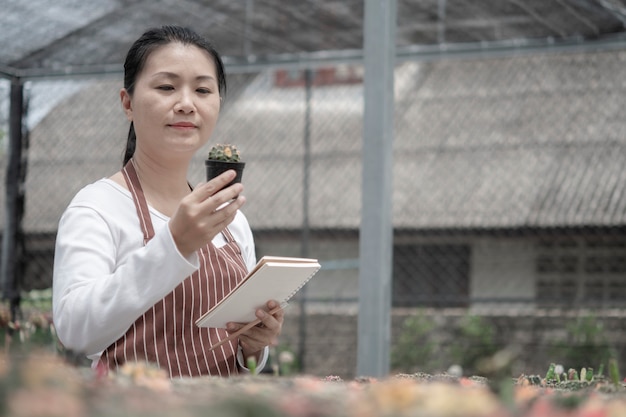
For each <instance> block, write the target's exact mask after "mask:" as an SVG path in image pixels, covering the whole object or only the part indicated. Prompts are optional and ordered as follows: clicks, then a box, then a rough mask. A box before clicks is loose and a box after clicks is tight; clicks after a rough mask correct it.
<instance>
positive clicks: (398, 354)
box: [391, 312, 436, 372]
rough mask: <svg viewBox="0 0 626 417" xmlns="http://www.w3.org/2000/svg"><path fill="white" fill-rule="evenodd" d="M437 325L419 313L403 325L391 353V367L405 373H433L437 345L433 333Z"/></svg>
mask: <svg viewBox="0 0 626 417" xmlns="http://www.w3.org/2000/svg"><path fill="white" fill-rule="evenodd" d="M434 328H435V324H434V323H433V322H432V321H431V320H430V319H428V318H427V317H425V316H424V314H423V313H421V312H419V313H417V314H416V315H414V316H410V317H407V318H406V319H404V322H403V323H402V330H401V332H400V335H399V336H398V341H397V342H396V344H395V346H394V347H393V349H392V352H391V367H392V369H396V370H399V371H403V372H410V371H417V370H420V371H431V370H432V367H433V365H434V364H433V354H434V352H435V348H436V347H435V343H434V342H433V341H432V338H431V333H432V331H433V330H434Z"/></svg>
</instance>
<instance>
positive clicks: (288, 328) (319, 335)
mask: <svg viewBox="0 0 626 417" xmlns="http://www.w3.org/2000/svg"><path fill="white" fill-rule="evenodd" d="M416 312H417V310H395V311H394V312H393V314H392V332H391V334H392V338H391V349H392V350H393V347H394V346H395V344H396V343H397V341H398V337H399V335H400V333H401V331H402V324H403V322H404V320H405V319H406V318H407V317H410V316H412V315H415V314H416ZM421 313H422V314H424V316H425V317H426V319H427V320H429V321H430V322H432V323H433V324H434V325H435V327H434V329H433V330H432V331H433V333H436V334H437V339H436V340H438V341H439V343H438V344H437V345H436V349H437V351H438V352H440V353H441V355H442V356H441V357H439V358H438V359H440V360H441V361H442V363H443V364H442V367H441V369H439V372H445V371H446V370H447V367H448V366H449V365H452V363H449V362H446V359H445V357H444V356H445V355H444V353H445V352H446V349H449V348H450V347H451V346H454V345H455V344H458V343H460V341H459V339H457V338H456V336H455V335H456V333H455V329H456V328H457V326H458V325H459V322H460V321H461V320H462V319H463V318H465V317H467V314H468V313H467V312H466V311H463V310H461V309H454V310H445V309H444V310H435V309H433V310H426V311H422V312H421ZM590 314H591V313H589V312H585V311H558V312H557V311H536V312H534V313H532V314H528V313H522V314H519V315H506V314H492V315H481V316H480V317H481V318H482V319H484V320H486V321H487V322H488V323H490V324H491V325H492V326H493V328H494V329H495V330H496V332H495V334H496V337H495V338H494V341H495V342H496V344H497V346H499V347H500V348H504V347H510V348H513V349H517V351H518V353H519V354H518V357H517V359H516V360H515V361H514V363H513V366H512V367H511V375H512V376H519V375H521V374H526V375H533V374H534V375H541V376H544V375H545V373H546V371H547V369H548V366H549V365H550V363H552V362H554V363H560V364H562V365H563V366H564V367H565V369H568V367H569V366H570V365H569V364H568V363H564V362H563V357H561V356H559V353H558V352H562V351H563V348H564V347H565V348H568V347H569V348H571V347H575V346H577V345H576V344H575V343H576V342H575V341H576V340H577V339H579V338H580V336H581V335H580V334H574V333H572V332H571V331H570V330H568V329H570V327H569V326H570V325H571V324H572V323H574V322H575V321H576V320H578V319H580V318H584V317H595V318H596V319H597V320H598V324H599V326H598V329H599V330H598V331H599V333H601V334H602V335H604V336H606V340H607V344H608V346H610V347H611V348H612V349H613V351H614V353H615V354H616V359H617V361H618V364H620V367H621V369H620V373H621V375H624V374H625V373H626V333H624V332H623V331H622V330H621V329H623V321H624V317H625V314H624V312H623V311H616V310H613V311H605V312H601V313H597V314H595V315H590ZM357 319H358V316H357V315H356V314H346V313H341V314H333V313H325V314H324V313H320V314H310V315H308V317H307V318H306V324H307V326H306V332H305V333H304V334H303V336H304V338H305V342H304V346H305V354H304V370H303V372H305V373H307V374H311V375H316V376H320V377H324V376H329V375H337V376H340V377H342V378H344V379H351V378H354V377H356V376H363V375H356V363H357V358H356V354H357V341H358V334H357ZM301 336H302V333H300V328H299V317H298V314H297V311H295V310H292V311H290V312H289V313H288V315H287V316H286V319H285V324H284V326H283V333H282V335H281V338H280V342H281V348H290V349H292V350H294V351H296V350H297V349H298V346H299V343H300V342H301ZM564 341H565V342H564ZM568 341H569V342H568ZM468 348H470V347H469V346H463V349H468ZM559 349H560V350H559ZM409 365H410V364H407V367H408V366H409ZM585 366H588V367H593V368H594V369H595V370H596V371H598V370H599V364H596V363H588V364H586V365H585ZM403 371H404V370H403V369H392V370H391V373H400V372H403ZM604 375H607V372H606V366H605V372H604Z"/></svg>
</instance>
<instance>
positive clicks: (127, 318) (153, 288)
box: [52, 179, 267, 369]
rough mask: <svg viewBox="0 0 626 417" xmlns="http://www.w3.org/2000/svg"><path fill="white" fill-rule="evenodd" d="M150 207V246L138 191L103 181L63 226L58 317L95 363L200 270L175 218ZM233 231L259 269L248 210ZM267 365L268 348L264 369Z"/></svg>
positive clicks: (56, 279)
mask: <svg viewBox="0 0 626 417" xmlns="http://www.w3.org/2000/svg"><path fill="white" fill-rule="evenodd" d="M149 210H150V216H151V219H152V223H153V226H154V232H155V235H154V238H152V239H151V240H150V241H149V242H148V243H147V244H146V245H144V244H143V233H142V230H141V227H140V226H139V223H138V222H139V218H138V216H137V211H136V208H135V204H134V202H133V199H132V196H131V194H130V192H129V191H128V190H127V189H126V188H124V187H122V186H120V185H119V184H117V183H115V182H114V181H112V180H110V179H101V180H99V181H96V182H95V183H93V184H90V185H88V186H86V187H85V188H83V189H82V190H80V191H79V192H78V193H77V194H76V196H75V197H74V198H73V200H72V201H71V203H70V204H69V206H68V207H67V209H66V210H65V212H64V213H63V215H62V217H61V220H60V222H59V228H58V233H57V240H56V248H55V260H54V272H53V284H52V286H53V320H54V324H55V327H56V331H57V334H58V337H59V340H60V341H61V343H63V345H64V346H65V347H67V348H68V349H72V350H74V351H77V352H83V353H85V354H86V355H87V357H89V358H90V359H92V360H93V361H94V363H95V362H96V361H97V360H98V359H99V357H100V355H101V353H102V351H104V350H105V349H106V348H107V347H108V346H109V345H110V344H111V343H113V342H115V341H116V340H117V339H118V338H119V337H121V336H122V335H123V334H124V333H125V332H126V330H128V328H129V326H130V325H131V324H132V323H134V322H135V320H136V319H137V318H138V317H139V316H141V315H142V314H143V313H144V312H145V311H146V310H148V309H149V308H150V307H152V306H153V305H154V304H155V303H156V302H157V301H159V300H161V299H162V298H164V297H165V296H166V295H167V294H169V293H170V292H171V291H172V290H173V289H174V288H175V287H176V286H177V285H178V284H180V283H181V282H182V281H183V280H184V279H185V278H187V277H188V276H189V275H191V274H193V272H194V271H195V270H197V269H198V268H199V259H198V256H197V254H195V253H194V254H193V255H191V256H190V257H189V258H184V257H183V256H182V255H181V254H180V252H179V251H178V249H177V248H176V245H175V243H174V239H173V238H172V235H171V233H170V229H169V227H167V224H168V221H169V217H168V216H165V215H164V214H162V213H160V212H158V211H157V210H155V209H153V208H152V207H150V208H149ZM228 228H229V230H230V232H231V233H232V235H233V236H234V238H235V240H236V242H237V244H238V245H239V246H240V248H241V252H242V256H243V258H244V260H245V263H246V266H247V267H248V270H250V269H252V268H253V267H254V265H255V263H256V256H255V251H254V239H253V236H252V232H251V230H250V226H249V225H248V221H247V219H246V218H245V216H244V215H243V213H241V212H238V213H237V215H236V217H235V220H234V221H233V222H232V223H231V224H230V225H229V226H228ZM212 243H213V245H215V246H216V247H221V246H223V245H224V244H225V243H226V240H225V239H224V236H223V235H222V234H221V233H220V234H218V235H217V236H216V237H215V238H214V239H213V242H212ZM240 360H241V358H240ZM266 360H267V348H266V349H265V354H264V355H263V358H262V360H261V362H260V363H259V367H258V369H261V368H262V367H263V365H264V364H265V362H266Z"/></svg>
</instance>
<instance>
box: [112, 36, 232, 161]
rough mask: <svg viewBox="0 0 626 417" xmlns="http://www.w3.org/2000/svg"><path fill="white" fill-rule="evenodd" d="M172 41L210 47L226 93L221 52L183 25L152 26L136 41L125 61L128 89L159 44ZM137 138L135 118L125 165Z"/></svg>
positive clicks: (219, 80)
mask: <svg viewBox="0 0 626 417" xmlns="http://www.w3.org/2000/svg"><path fill="white" fill-rule="evenodd" d="M172 42H180V43H182V44H185V45H194V46H197V47H198V48H200V49H204V50H205V51H207V52H208V53H209V55H211V57H213V61H215V68H216V70H217V86H218V89H219V93H220V95H221V96H223V95H224V94H225V93H226V75H225V74H224V63H223V62H222V58H221V57H220V54H219V53H218V52H217V50H216V49H215V48H214V47H213V45H212V44H211V43H210V42H209V41H207V40H206V39H204V38H203V37H202V36H200V35H199V34H197V33H196V32H194V31H193V30H192V29H189V28H186V27H180V26H162V27H161V28H153V29H149V30H148V31H146V32H145V33H144V34H143V35H141V37H139V39H137V40H136V41H135V43H133V45H132V46H131V47H130V49H129V50H128V53H127V54H126V61H125V62H124V88H125V89H126V91H128V94H129V95H132V94H133V90H134V89H135V82H136V81H137V76H138V75H139V74H140V73H141V71H142V70H143V67H144V66H145V64H146V60H147V59H148V56H150V54H151V53H152V52H154V51H155V50H156V49H157V48H159V47H161V46H164V45H167V44H169V43H172ZM136 142H137V136H136V135H135V127H134V126H133V122H130V128H129V130H128V139H127V141H126V151H125V152H124V165H126V163H127V162H128V161H129V160H130V158H131V157H132V156H133V154H134V153H135V145H136Z"/></svg>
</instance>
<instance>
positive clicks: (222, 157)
mask: <svg viewBox="0 0 626 417" xmlns="http://www.w3.org/2000/svg"><path fill="white" fill-rule="evenodd" d="M208 159H211V160H213V161H224V162H240V161H241V157H240V155H239V149H237V147H236V146H235V145H222V144H219V143H218V144H217V145H215V146H213V147H212V148H211V150H210V151H209V157H208Z"/></svg>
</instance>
